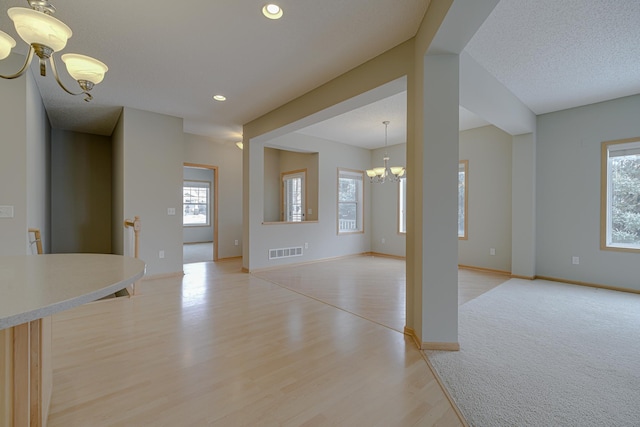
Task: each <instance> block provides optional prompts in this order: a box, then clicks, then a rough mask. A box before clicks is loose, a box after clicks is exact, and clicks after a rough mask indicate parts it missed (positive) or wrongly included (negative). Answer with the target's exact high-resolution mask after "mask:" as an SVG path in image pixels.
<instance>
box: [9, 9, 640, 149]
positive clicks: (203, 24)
mask: <svg viewBox="0 0 640 427" xmlns="http://www.w3.org/2000/svg"><path fill="white" fill-rule="evenodd" d="M456 1H461V0H456ZM462 1H463V3H464V1H465V0H462ZM478 1H480V0H478ZM53 2H54V5H55V6H56V7H57V9H58V12H57V13H56V17H57V18H59V19H61V20H62V21H64V22H65V23H67V24H68V25H69V26H70V27H71V28H72V29H73V31H74V36H73V37H72V38H71V39H70V41H69V44H68V46H67V48H66V49H65V52H76V53H85V54H89V55H92V56H95V57H97V58H99V59H101V60H103V61H104V62H106V63H107V65H108V66H109V72H108V73H107V75H106V78H105V81H104V82H103V83H101V84H100V85H98V86H97V87H96V88H95V89H94V91H93V93H94V96H95V100H94V101H93V102H92V103H91V104H86V103H85V102H84V101H82V100H81V99H80V97H76V98H74V97H70V96H68V95H66V94H65V93H64V92H62V91H61V90H60V89H59V88H57V85H56V84H55V82H54V81H53V79H52V78H41V77H39V76H37V77H36V81H37V83H38V87H39V89H40V92H41V95H42V96H43V99H44V103H45V107H46V109H47V112H48V114H49V117H50V120H51V122H52V125H53V127H55V128H60V129H71V130H76V131H81V132H89V133H97V134H102V135H109V134H110V133H111V131H112V129H113V126H114V125H115V122H116V120H117V117H118V115H119V113H120V110H121V107H122V106H127V107H132V108H138V109H142V110H148V111H153V112H157V113H162V114H168V115H172V116H177V117H182V118H184V123H185V131H187V132H192V133H198V134H203V135H208V136H211V137H213V138H215V139H217V140H220V141H229V143H232V142H234V141H237V140H239V139H240V137H241V132H242V125H243V124H244V123H246V122H248V121H250V120H252V119H255V118H256V117H259V116H261V115H263V114H265V113H267V112H269V111H271V110H272V109H274V108H276V107H278V106H280V105H282V104H284V103H286V102H288V101H290V100H291V99H294V98H296V97H297V96H300V95H301V94H303V93H305V92H307V91H309V90H311V89H313V88H315V87H317V86H319V85H321V84H323V83H325V82H326V81H328V80H330V79H332V78H334V77H336V76H338V75H340V74H342V73H344V72H345V71H347V70H349V69H351V68H353V67H355V66H357V65H359V64H361V63H362V62H364V61H366V60H368V59H370V58H372V57H374V56H376V55H378V54H380V53H382V52H384V51H386V50H388V49H389V48H391V47H393V46H396V45H398V44H399V43H401V42H403V41H405V40H407V39H409V38H411V37H413V36H414V35H415V32H416V30H417V28H418V26H419V24H420V21H421V19H422V16H423V15H424V12H425V10H426V7H427V5H428V3H429V0H348V1H344V0H323V1H317V0H282V1H280V4H281V5H282V7H283V8H284V11H285V15H284V18H283V19H281V20H280V21H271V20H267V19H266V18H264V17H263V16H262V15H261V12H260V10H261V8H262V5H263V2H262V1H257V0H243V1H238V0H216V1H211V0H184V1H180V2H159V3H158V2H157V3H154V4H153V5H152V6H153V7H149V6H150V5H149V3H148V2H137V1H131V0H110V1H107V2H104V1H97V0H83V1H80V0H53ZM1 4H2V6H3V8H8V7H11V6H23V7H24V6H26V1H23V0H7V1H3V2H2V3H1ZM639 23H640V1H639V0H537V1H530V0H501V1H500V2H499V3H498V5H497V6H496V7H495V9H494V10H493V13H491V15H490V16H489V17H488V19H487V20H486V21H485V22H484V24H483V25H482V26H481V27H480V29H479V30H478V31H477V33H476V34H475V36H473V38H472V39H471V41H470V42H469V43H468V45H467V46H466V48H465V50H466V51H467V52H468V53H469V54H470V55H471V56H472V57H473V58H474V59H475V61H477V62H478V63H479V64H480V65H481V66H482V67H484V68H485V69H486V70H488V71H489V72H490V73H491V74H492V75H494V76H495V77H496V79H497V80H498V81H499V82H501V83H502V84H503V85H504V86H505V87H506V88H507V89H508V90H510V91H511V92H512V93H513V94H514V95H515V96H517V97H518V98H519V99H520V100H521V101H522V102H523V103H524V104H525V105H527V106H528V107H529V108H530V109H531V110H532V111H533V112H534V113H536V114H541V113H546V112H551V111H556V110H559V109H564V108H570V107H575V106H579V105H585V104H589V103H593V102H598V101H602V100H606V99H612V98H616V97H621V96H626V95H631V94H636V93H640V61H639V58H640V42H639V40H640V25H638V24H639ZM0 29H2V30H3V31H6V32H8V33H10V34H11V35H12V36H14V38H16V39H17V40H18V48H17V49H16V50H15V51H17V52H18V53H25V52H26V46H25V45H24V43H23V42H22V41H21V40H19V38H18V37H17V35H16V34H15V30H14V29H13V24H12V23H11V21H10V20H9V19H8V17H7V16H6V15H5V13H4V11H2V12H0ZM454 31H455V29H454ZM60 67H61V68H62V64H60ZM64 81H65V82H67V83H68V84H69V85H70V86H71V85H73V84H75V83H74V82H72V81H71V82H70V79H69V78H68V77H67V76H64ZM2 84H6V82H4V83H3V81H0V85H2ZM0 87H1V86H0ZM216 93H222V94H224V95H226V96H227V98H228V101H226V102H224V103H218V102H215V101H213V100H212V99H211V97H212V95H214V94H216ZM403 96H406V95H402V94H400V93H396V94H395V95H392V96H387V97H385V98H383V99H378V100H376V101H375V103H373V104H372V105H368V106H363V107H361V110H358V111H353V112H349V113H346V115H345V116H344V117H341V116H337V117H334V118H332V119H330V120H328V121H326V122H324V124H317V125H313V126H312V127H310V128H308V129H303V130H301V131H300V132H302V133H308V134H310V135H315V136H318V137H321V138H325V139H338V140H340V141H344V142H347V141H348V142H349V143H352V144H355V145H363V146H369V147H371V148H374V147H376V146H381V145H384V126H383V125H382V124H381V122H382V121H383V120H390V121H391V124H390V126H389V144H392V143H397V142H404V138H405V136H404V126H401V125H400V123H403V121H404V120H406V119H405V118H404V117H405V115H406V112H405V111H404V109H403V107H404V102H403V101H402V97H403ZM468 119H470V120H471V122H469V121H468ZM485 123H486V122H484V121H482V120H481V119H479V118H478V117H477V116H475V115H474V113H472V112H469V111H465V110H461V128H462V129H465V128H469V127H475V126H481V125H483V124H485Z"/></svg>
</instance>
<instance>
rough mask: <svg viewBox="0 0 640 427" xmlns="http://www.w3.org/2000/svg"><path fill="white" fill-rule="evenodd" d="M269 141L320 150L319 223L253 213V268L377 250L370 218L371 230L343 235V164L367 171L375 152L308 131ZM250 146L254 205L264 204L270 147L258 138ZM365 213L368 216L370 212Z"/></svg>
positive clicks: (367, 206)
mask: <svg viewBox="0 0 640 427" xmlns="http://www.w3.org/2000/svg"><path fill="white" fill-rule="evenodd" d="M268 144H269V145H275V146H278V147H282V148H285V149H286V148H292V149H300V150H305V151H316V152H318V210H317V211H318V212H317V213H318V222H308V223H305V222H302V223H295V224H292V223H282V224H263V216H264V210H263V209H259V210H258V209H256V210H251V211H250V213H249V214H250V217H251V220H250V225H249V226H250V227H251V245H250V248H249V251H250V257H249V258H250V266H249V268H250V269H251V270H255V269H260V268H268V267H273V266H277V265H284V264H292V263H299V262H307V261H312V260H319V259H325V258H331V257H337V256H344V255H352V254H359V253H363V252H369V251H370V248H371V242H370V239H371V237H370V236H371V225H370V224H368V223H367V220H366V219H365V233H357V234H345V235H341V236H338V233H337V192H338V168H348V169H356V170H365V169H366V168H368V167H369V166H370V162H371V153H370V151H369V150H366V149H362V148H357V147H352V146H348V145H344V144H340V143H336V142H333V141H327V140H323V139H319V138H314V137H310V136H306V135H302V134H297V133H292V134H288V135H285V136H282V137H279V138H276V139H273V140H270V141H268ZM247 145H249V147H250V153H249V155H250V156H251V164H252V165H255V170H253V171H252V173H251V180H252V183H251V188H252V190H251V194H250V197H251V200H252V201H251V205H252V206H259V207H261V208H262V207H263V206H264V185H263V179H264V151H265V150H264V145H263V144H261V143H260V142H254V143H250V144H246V145H245V149H247V148H248V147H247ZM364 196H365V212H370V205H371V202H370V195H369V187H368V185H365V195H364ZM365 215H367V214H366V213H365ZM305 243H308V246H309V247H308V249H304V255H303V256H301V257H293V258H282V259H277V260H269V259H268V250H269V249H275V248H287V247H292V246H302V247H304V244H305Z"/></svg>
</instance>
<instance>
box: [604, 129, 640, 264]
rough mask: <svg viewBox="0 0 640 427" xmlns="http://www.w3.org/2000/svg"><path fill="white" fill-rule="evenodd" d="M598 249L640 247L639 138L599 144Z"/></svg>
mask: <svg viewBox="0 0 640 427" xmlns="http://www.w3.org/2000/svg"><path fill="white" fill-rule="evenodd" d="M601 169H602V172H601V176H602V178H601V181H602V182H601V192H602V195H601V221H602V222H603V224H601V226H600V227H601V229H600V240H601V242H600V246H601V247H602V249H612V250H621V251H633V252H637V251H640V139H634V140H622V141H611V142H605V143H603V144H602V168H601Z"/></svg>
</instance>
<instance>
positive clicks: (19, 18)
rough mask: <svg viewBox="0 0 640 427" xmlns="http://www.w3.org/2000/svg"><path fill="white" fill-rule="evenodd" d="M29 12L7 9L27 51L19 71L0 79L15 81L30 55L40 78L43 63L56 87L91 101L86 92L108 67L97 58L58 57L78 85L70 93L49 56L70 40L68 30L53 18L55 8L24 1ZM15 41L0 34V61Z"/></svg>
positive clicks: (38, 0)
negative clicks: (34, 57) (49, 68)
mask: <svg viewBox="0 0 640 427" xmlns="http://www.w3.org/2000/svg"><path fill="white" fill-rule="evenodd" d="M27 2H28V3H29V6H30V7H31V9H28V8H25V7H12V8H10V9H9V10H7V14H8V15H9V18H11V20H12V21H13V24H14V26H15V27H16V32H17V33H18V35H19V36H20V38H21V39H22V40H24V41H25V42H26V43H27V44H28V45H29V52H28V53H27V58H26V61H25V63H24V65H23V66H22V68H21V69H20V70H19V71H18V72H17V73H15V74H10V75H6V76H5V75H2V74H0V77H2V78H3V79H15V78H17V77H20V76H21V75H22V74H24V72H25V71H26V70H27V69H28V68H29V65H30V64H31V61H32V60H33V55H34V54H35V55H36V56H37V57H38V58H39V61H40V75H41V76H46V75H47V64H46V62H47V60H49V65H50V67H51V71H52V73H53V76H54V77H55V79H56V81H57V82H58V85H59V86H60V87H61V88H62V89H63V90H64V91H65V92H67V93H69V94H71V95H84V100H85V101H87V102H88V101H91V100H92V99H93V96H91V94H90V93H89V91H90V90H91V89H93V86H94V85H97V84H98V83H100V82H101V81H102V79H103V78H104V74H105V73H106V72H107V70H108V68H107V66H106V65H104V64H103V63H102V62H100V61H98V60H97V59H94V58H91V57H89V56H85V55H79V54H75V53H67V54H64V55H62V56H61V59H62V61H63V62H64V63H65V65H66V66H67V71H68V73H69V75H71V77H73V78H74V79H75V80H76V81H77V82H78V85H79V86H80V89H81V91H80V92H73V91H71V90H69V89H67V88H66V87H65V85H64V84H63V83H62V81H61V80H60V77H59V75H58V71H57V69H56V63H55V60H54V57H53V54H54V53H55V52H58V51H61V50H62V49H64V47H65V46H66V45H67V40H68V39H69V38H70V37H71V34H72V32H71V28H69V27H68V26H67V25H66V24H65V23H64V22H62V21H60V20H58V19H56V18H54V17H53V16H52V15H53V14H54V13H55V10H56V9H55V7H53V5H52V4H51V3H49V1H46V0H27ZM15 45H16V41H15V40H14V39H13V37H11V36H10V35H9V34H7V33H5V32H2V31H0V60H2V59H5V58H6V57H8V56H9V54H10V53H11V49H12V48H14V47H15Z"/></svg>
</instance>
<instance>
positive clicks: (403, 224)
mask: <svg viewBox="0 0 640 427" xmlns="http://www.w3.org/2000/svg"><path fill="white" fill-rule="evenodd" d="M398 232H399V233H406V232H407V178H402V179H400V181H398Z"/></svg>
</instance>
